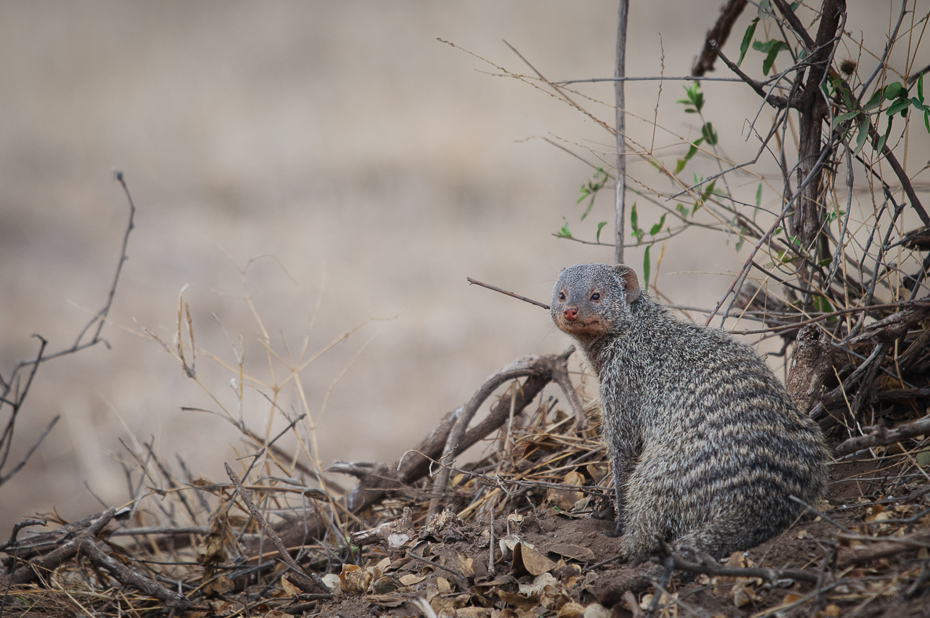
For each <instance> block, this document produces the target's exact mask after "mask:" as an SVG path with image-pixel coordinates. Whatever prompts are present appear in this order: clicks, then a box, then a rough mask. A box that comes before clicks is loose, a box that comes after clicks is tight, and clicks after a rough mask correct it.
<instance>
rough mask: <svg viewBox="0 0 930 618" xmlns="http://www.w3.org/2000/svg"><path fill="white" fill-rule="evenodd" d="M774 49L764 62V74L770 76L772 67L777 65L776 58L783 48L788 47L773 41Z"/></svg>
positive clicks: (780, 42)
mask: <svg viewBox="0 0 930 618" xmlns="http://www.w3.org/2000/svg"><path fill="white" fill-rule="evenodd" d="M772 43H774V45H772V49H770V50H769V53H768V55H767V56H766V57H765V60H763V61H762V74H763V75H768V74H769V71H771V70H772V65H774V64H775V58H776V57H777V56H778V52H780V51H781V50H782V49H783V48H785V47H787V45H785V44H784V42H782V41H772Z"/></svg>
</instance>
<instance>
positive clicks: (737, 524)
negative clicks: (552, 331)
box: [551, 264, 829, 560]
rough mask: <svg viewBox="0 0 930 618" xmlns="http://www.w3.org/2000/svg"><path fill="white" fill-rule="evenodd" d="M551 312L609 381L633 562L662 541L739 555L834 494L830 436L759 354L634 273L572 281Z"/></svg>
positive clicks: (585, 271)
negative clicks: (643, 285) (672, 309)
mask: <svg viewBox="0 0 930 618" xmlns="http://www.w3.org/2000/svg"><path fill="white" fill-rule="evenodd" d="M595 295H597V296H595ZM551 311H552V319H553V321H555V324H556V326H558V327H559V329H561V330H562V331H564V332H566V333H568V334H569V335H571V336H572V337H574V338H575V339H576V340H577V341H578V343H580V344H581V346H582V348H583V349H584V351H585V354H586V355H587V357H588V360H589V361H590V363H591V365H592V366H593V367H594V369H595V371H596V372H597V375H598V378H599V380H600V390H599V395H600V404H601V413H602V415H603V419H604V422H603V427H604V437H605V439H606V442H607V447H608V450H609V452H610V456H611V459H612V462H613V469H614V479H615V490H616V510H617V533H618V534H621V533H622V534H623V535H624V539H623V546H624V549H625V552H626V556H627V558H629V559H631V560H638V559H642V558H645V557H646V556H648V555H650V554H653V553H656V551H657V550H658V549H659V544H658V541H657V540H656V538H657V537H660V538H662V539H664V540H665V541H666V542H668V543H669V544H670V545H671V547H672V548H673V549H688V550H697V551H700V552H707V553H709V554H710V555H712V556H714V557H715V558H721V557H724V556H728V555H729V554H730V553H732V552H734V551H737V550H746V549H749V548H751V547H754V546H755V545H758V544H759V543H761V542H762V541H765V540H766V539H768V538H771V537H772V536H774V535H776V534H778V533H779V532H781V531H782V530H784V529H786V528H787V527H789V526H790V525H791V524H792V523H793V522H794V520H795V519H796V518H797V516H798V515H799V514H800V513H801V510H802V507H800V506H799V505H798V504H797V503H796V502H794V501H792V500H791V499H790V498H789V496H792V495H793V496H797V497H798V498H800V499H802V500H804V501H805V502H807V503H808V504H812V503H815V502H816V501H817V500H818V499H819V498H820V496H821V495H822V494H823V491H824V488H825V485H826V480H827V468H826V462H827V460H828V458H829V455H828V451H827V447H826V444H825V443H824V439H823V435H822V433H821V431H820V428H819V427H818V426H817V424H816V423H814V422H813V421H812V420H810V419H809V418H808V417H806V416H804V415H802V414H801V413H800V412H799V411H798V409H797V406H796V405H795V403H794V402H793V401H792V400H791V397H790V396H789V395H788V392H787V391H786V390H785V387H784V385H782V383H781V382H779V380H778V379H777V378H776V377H775V376H774V375H773V374H772V372H771V371H770V370H769V369H768V368H767V367H766V366H765V363H764V362H763V360H762V359H761V358H760V357H759V355H758V354H756V353H755V351H753V350H752V349H751V348H750V347H749V346H746V345H744V344H742V343H740V342H738V341H736V340H735V339H733V338H732V337H730V336H729V335H728V334H727V333H724V332H723V331H720V330H716V329H711V328H704V327H701V326H697V325H695V324H690V323H686V322H681V321H679V320H677V319H675V318H673V317H672V316H671V315H670V314H669V311H668V309H666V308H665V307H663V306H662V305H659V304H658V303H656V302H655V301H653V300H652V299H651V298H649V297H648V296H647V295H646V294H643V293H641V291H640V288H639V283H638V281H637V279H636V274H635V273H634V272H633V271H632V269H630V268H629V267H627V266H623V265H618V266H608V265H605V264H578V265H576V266H572V267H570V268H567V269H565V270H563V271H562V274H561V275H560V276H559V280H558V282H556V285H555V290H554V291H553V294H552V309H551ZM572 318H574V319H572Z"/></svg>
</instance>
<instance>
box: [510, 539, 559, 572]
mask: <svg viewBox="0 0 930 618" xmlns="http://www.w3.org/2000/svg"><path fill="white" fill-rule="evenodd" d="M555 566H556V564H555V563H554V562H553V561H552V560H549V559H548V558H546V557H545V556H544V555H542V554H541V553H539V552H538V551H536V550H535V549H532V548H530V547H529V546H527V545H525V544H523V543H517V544H516V545H515V546H514V548H513V571H514V572H515V573H521V572H523V571H526V572H527V573H529V574H530V575H533V576H536V575H542V574H543V573H547V572H549V571H551V570H552V569H554V568H555Z"/></svg>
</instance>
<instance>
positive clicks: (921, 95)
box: [917, 73, 924, 103]
mask: <svg viewBox="0 0 930 618" xmlns="http://www.w3.org/2000/svg"><path fill="white" fill-rule="evenodd" d="M917 99H918V100H919V101H920V102H921V103H923V102H924V74H923V73H921V74H920V77H918V78H917Z"/></svg>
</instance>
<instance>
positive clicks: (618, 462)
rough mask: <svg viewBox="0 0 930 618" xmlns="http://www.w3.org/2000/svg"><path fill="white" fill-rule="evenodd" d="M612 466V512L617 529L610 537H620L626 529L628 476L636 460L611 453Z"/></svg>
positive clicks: (634, 466)
mask: <svg viewBox="0 0 930 618" xmlns="http://www.w3.org/2000/svg"><path fill="white" fill-rule="evenodd" d="M611 459H612V460H613V461H612V463H613V466H614V512H615V513H616V515H617V527H616V529H615V530H614V533H613V535H611V536H615V537H616V536H621V535H622V534H623V532H624V530H625V529H626V510H627V504H626V502H627V501H626V486H627V482H628V481H629V480H630V475H631V474H633V470H634V469H635V468H636V458H635V457H631V456H630V455H629V454H626V453H613V456H612V458H611Z"/></svg>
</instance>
